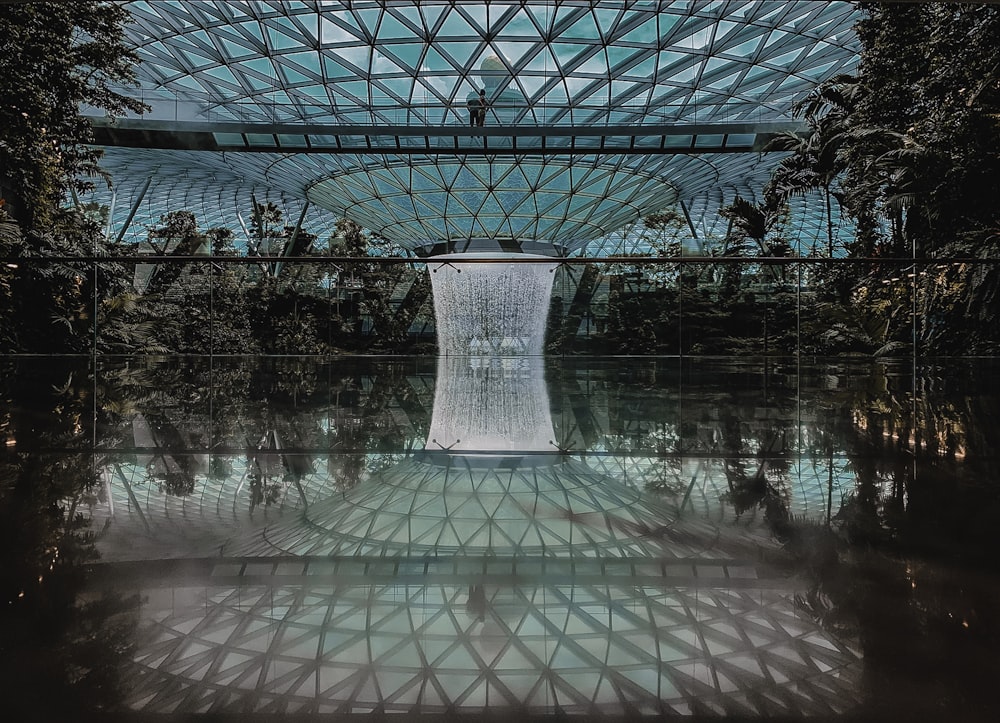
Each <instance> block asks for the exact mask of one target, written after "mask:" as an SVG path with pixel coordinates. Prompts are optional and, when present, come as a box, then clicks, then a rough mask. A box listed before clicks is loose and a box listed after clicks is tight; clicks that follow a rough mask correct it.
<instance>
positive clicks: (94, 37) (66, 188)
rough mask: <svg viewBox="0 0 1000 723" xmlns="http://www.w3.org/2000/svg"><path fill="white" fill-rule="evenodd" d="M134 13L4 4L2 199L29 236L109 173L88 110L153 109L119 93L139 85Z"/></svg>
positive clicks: (98, 1)
mask: <svg viewBox="0 0 1000 723" xmlns="http://www.w3.org/2000/svg"><path fill="white" fill-rule="evenodd" d="M128 18H129V14H128V10H127V9H126V8H125V7H124V5H123V4H122V3H118V2H109V1H107V0H76V1H75V2H71V3H68V2H59V1H57V0H47V1H42V2H22V3H13V4H10V3H5V4H4V8H3V12H2V13H0V38H2V39H3V41H2V43H3V59H4V72H3V73H2V74H0V197H3V198H4V199H5V200H6V201H7V212H8V213H9V214H10V215H11V216H12V217H13V218H14V219H15V220H16V221H17V222H18V223H19V224H20V225H21V227H22V228H23V229H24V230H25V231H26V232H31V231H33V229H35V228H36V227H38V228H41V227H44V226H45V225H46V224H47V223H48V222H49V221H50V220H51V218H52V214H53V213H54V212H55V211H56V209H57V208H58V206H59V204H60V202H61V200H62V199H63V197H64V194H66V193H68V192H79V191H84V190H87V189H89V188H90V187H91V184H90V181H89V180H88V177H92V176H95V175H102V173H101V171H100V169H99V167H98V166H97V161H98V160H99V158H100V156H101V152H100V150H99V149H97V148H95V147H93V146H90V145H87V144H88V142H89V141H91V140H92V130H91V126H90V122H89V121H88V120H87V118H86V117H85V116H84V115H82V113H81V108H83V107H85V106H89V107H91V108H94V109H97V110H103V111H104V112H105V113H107V114H109V115H112V116H115V115H121V114H123V113H126V112H129V111H131V112H141V111H142V110H144V109H145V106H144V105H143V104H142V103H141V102H139V101H137V100H134V99H132V98H129V97H127V96H125V95H123V94H121V93H119V92H117V91H116V90H114V88H115V87H116V86H122V85H125V84H129V83H131V82H133V81H134V67H135V63H136V62H137V56H136V54H135V51H134V50H133V49H132V48H130V47H129V46H128V44H127V43H126V42H125V39H124V35H123V27H124V24H125V22H126V21H127V20H128Z"/></svg>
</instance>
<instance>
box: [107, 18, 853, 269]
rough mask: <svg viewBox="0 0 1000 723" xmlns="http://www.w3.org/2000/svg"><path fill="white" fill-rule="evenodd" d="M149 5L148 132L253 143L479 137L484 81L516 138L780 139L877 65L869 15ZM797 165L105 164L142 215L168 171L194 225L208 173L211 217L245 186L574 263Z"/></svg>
mask: <svg viewBox="0 0 1000 723" xmlns="http://www.w3.org/2000/svg"><path fill="white" fill-rule="evenodd" d="M128 8H129V10H130V12H131V15H132V18H133V20H132V22H131V23H130V24H129V26H128V28H127V34H128V38H129V40H130V41H131V43H132V44H133V45H134V46H135V47H136V49H137V52H138V54H139V57H140V59H141V61H142V62H141V64H140V66H139V76H140V87H139V88H138V89H136V90H134V91H130V92H134V93H135V94H136V95H138V96H140V97H142V98H143V99H144V100H146V101H147V102H148V103H150V105H151V106H152V111H151V113H149V114H147V116H145V119H147V120H149V119H156V120H160V121H169V122H172V123H175V124H176V123H181V124H183V123H184V122H192V121H197V122H200V123H206V122H208V123H229V124H232V123H234V122H236V123H240V124H244V126H245V129H246V132H247V133H252V132H259V131H267V130H269V129H270V130H274V131H275V132H280V131H279V126H280V127H287V126H288V125H289V124H292V125H295V124H310V125H311V126H313V127H315V126H321V127H328V128H329V132H330V133H332V134H337V133H338V132H340V133H346V132H348V130H347V128H346V127H347V126H350V128H351V129H352V130H351V132H360V129H367V132H370V133H377V132H378V130H379V129H380V128H387V127H390V126H395V127H398V126H411V127H416V126H419V127H426V128H429V129H436V130H434V131H429V132H437V133H442V132H447V130H448V129H449V128H454V129H460V130H462V131H463V132H467V130H468V129H467V128H466V126H467V123H468V110H467V108H466V98H467V96H469V95H470V94H472V93H474V92H475V90H477V89H479V88H483V89H485V90H486V93H487V98H488V101H489V103H490V110H489V115H488V119H487V125H488V126H490V128H491V129H495V128H502V129H508V130H509V132H510V133H511V134H516V133H518V132H522V131H524V132H530V131H531V129H538V132H540V133H545V132H551V131H552V130H553V129H563V130H565V129H570V132H571V129H576V128H580V129H583V128H589V129H594V128H615V127H624V128H628V129H631V131H630V132H633V133H634V132H635V129H636V128H639V129H642V128H646V127H648V128H653V127H660V128H662V127H677V126H691V127H698V126H700V127H702V128H704V127H705V124H730V125H732V124H742V125H743V126H747V125H748V124H750V125H753V124H762V123H763V124H766V123H767V122H771V121H779V120H789V119H790V107H791V105H792V103H793V102H794V101H795V100H797V99H799V98H801V97H803V96H804V95H805V94H806V93H807V92H808V91H809V90H810V89H811V88H813V87H814V86H815V84H816V83H818V82H820V81H822V80H823V79H825V78H828V77H831V76H833V75H835V74H838V73H843V72H851V71H852V70H853V68H854V67H855V65H856V62H857V47H856V46H857V44H856V38H855V36H854V33H853V31H852V25H853V23H854V21H855V19H856V10H855V9H854V6H853V4H851V3H847V2H843V3H828V2H813V1H800V2H789V3H775V2H763V1H760V0H753V1H746V0H729V1H725V2H723V1H720V0H713V1H708V0H705V1H699V0H684V1H682V2H654V1H648V2H637V3H620V2H583V1H582V0H581V1H577V0H564V1H558V0H553V1H552V2H539V3H530V4H525V3H504V2H499V3H498V2H493V3H482V2H479V3H473V2H454V1H452V2H445V1H435V0H431V1H429V2H420V3H415V2H410V1H407V2H403V1H401V0H389V1H387V2H336V1H332V0H319V1H315V0H314V1H311V2H304V1H303V2H300V1H295V2H293V1H291V0H284V1H278V0H267V1H266V2H265V1H263V0H255V1H253V2H251V1H236V0H211V1H205V2H198V3H187V2H176V1H170V0H143V1H136V2H129V3H128ZM209 127H210V126H209ZM734 127H735V126H734ZM338 128H339V129H340V130H339V131H338ZM505 132H506V131H505ZM701 132H707V131H701ZM734 132H736V131H734ZM744 132H746V131H744ZM776 160H777V158H776V156H775V154H768V155H767V156H766V157H761V156H760V155H759V154H756V153H751V152H744V153H700V154H696V155H694V154H692V155H684V154H679V155H677V154H674V155H670V154H647V155H629V154H626V153H620V152H613V151H609V152H595V153H593V154H575V155H572V156H571V155H549V156H545V157H529V156H526V155H519V154H508V155H498V156H479V157H473V156H463V155H460V154H451V155H448V154H431V155H427V156H420V155H414V154H397V155H392V154H390V153H385V152H371V153H360V154H353V153H351V154H319V153H317V154H307V153H301V152H295V151H294V150H291V149H289V151H288V152H273V153H271V152H254V153H232V152H216V151H197V152H190V153H189V152H184V151H176V150H172V151H168V150H159V151H156V150H152V149H138V148H137V149H126V148H115V149H112V152H111V153H109V154H108V156H107V161H106V164H105V165H106V167H107V168H108V170H110V171H111V173H112V175H113V177H114V178H115V182H116V193H117V195H118V198H117V204H116V208H117V215H119V216H122V217H124V215H125V213H126V211H127V210H128V208H129V206H130V203H131V201H132V200H134V199H135V198H136V197H137V194H138V193H139V189H140V188H142V187H143V186H144V184H145V181H146V179H147V178H150V177H153V178H154V183H153V184H152V187H151V189H150V199H149V200H148V202H147V204H146V205H147V208H148V210H149V213H150V214H151V219H155V218H156V215H158V214H159V213H163V212H165V211H168V210H176V207H169V206H167V205H165V204H168V203H175V202H176V201H175V200H174V199H178V198H179V196H178V191H177V190H176V189H171V188H169V187H170V186H173V185H175V184H176V183H177V178H178V177H179V176H185V177H188V178H191V176H190V175H189V174H190V173H191V170H192V169H196V170H197V172H196V175H197V180H196V181H195V182H194V183H193V184H192V185H191V186H190V187H188V188H186V189H183V191H182V194H181V195H182V196H183V198H184V200H185V201H186V202H187V204H188V205H189V206H190V205H192V202H195V203H194V204H193V205H198V204H199V203H200V204H201V205H203V206H207V207H208V208H209V209H211V208H212V207H217V205H218V203H219V199H220V197H222V198H226V199H227V201H226V202H227V203H231V202H229V201H228V197H229V195H230V194H231V193H233V194H235V195H236V197H237V198H238V199H245V200H243V201H242V204H243V205H246V206H248V205H249V203H248V201H249V196H250V194H251V193H253V194H255V195H256V197H257V198H258V199H268V200H272V199H274V198H280V200H281V201H282V202H284V203H286V204H291V205H293V206H294V205H295V204H296V203H298V204H301V203H302V202H304V201H305V200H309V201H311V202H312V204H313V207H314V208H315V207H316V206H319V207H321V208H323V209H326V210H328V211H333V212H334V213H336V214H338V215H347V216H348V217H350V218H352V219H353V220H356V221H358V222H359V223H362V224H363V225H365V226H367V227H369V228H372V229H373V230H378V231H381V232H382V233H384V234H385V235H387V236H388V237H390V238H392V239H393V240H394V241H397V242H399V243H401V244H402V245H403V246H405V247H408V248H411V249H416V248H420V247H422V246H424V247H426V246H430V245H433V244H435V243H440V242H442V241H454V240H456V239H469V238H486V239H509V238H515V239H518V240H521V239H530V240H533V241H541V242H543V243H554V244H556V245H558V246H559V247H560V248H561V250H562V251H563V252H567V251H573V250H577V249H580V248H582V247H584V246H585V245H586V244H587V243H588V242H590V241H592V240H595V239H598V238H600V237H602V236H604V235H605V234H607V233H608V232H610V231H612V230H614V229H615V228H618V227H620V226H621V225H622V224H623V223H627V222H629V221H632V220H635V219H636V218H638V217H639V216H641V215H642V214H644V213H649V212H651V211H655V210H659V209H661V208H663V207H665V206H668V205H672V204H674V203H676V202H677V201H678V200H681V201H686V202H688V205H689V206H690V207H694V208H698V209H700V210H701V211H702V215H703V216H704V217H705V218H709V219H710V217H711V216H712V215H713V214H714V212H715V210H717V207H718V203H717V202H712V201H713V200H715V199H719V200H720V201H721V200H726V199H728V200H731V197H732V196H733V195H735V193H737V192H739V193H740V194H741V195H744V196H748V195H749V196H753V195H754V192H755V190H757V189H759V187H760V186H761V185H762V183H763V182H764V181H765V180H766V177H767V173H768V171H769V170H770V168H771V167H772V165H773V163H774V162H775V161H776ZM161 186H166V188H160V187H161ZM220 187H222V188H224V189H225V190H223V191H221V192H220ZM720 189H722V192H721V193H720ZM199 194H201V196H205V198H204V199H203V198H200V197H199ZM706 194H709V195H710V199H711V200H706V199H705V197H706ZM126 198H127V199H129V200H128V202H125V201H126ZM97 200H102V201H103V202H106V203H107V202H108V199H107V198H103V199H102V198H99V199H97ZM154 207H155V208H154ZM143 211H144V209H140V216H139V220H140V222H141V220H142V217H143V215H144V214H143ZM209 213H211V211H209ZM711 223H712V221H711V220H708V221H707V222H703V224H704V225H711Z"/></svg>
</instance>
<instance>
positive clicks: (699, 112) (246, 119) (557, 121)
mask: <svg viewBox="0 0 1000 723" xmlns="http://www.w3.org/2000/svg"><path fill="white" fill-rule="evenodd" d="M118 90H119V92H122V93H123V94H126V95H130V96H132V97H135V98H138V99H139V100H141V101H143V102H144V103H146V104H148V105H149V106H150V110H149V112H147V113H145V114H143V115H142V116H141V117H142V118H144V119H148V120H161V121H188V122H195V121H200V122H213V123H260V124H269V125H282V124H288V125H303V124H307V125H359V126H386V125H393V126H409V125H412V126H463V125H469V124H470V114H469V108H468V106H467V104H466V100H465V98H464V97H462V98H456V99H454V100H453V101H450V102H446V101H442V100H441V99H439V98H434V97H431V96H429V95H428V96H425V97H423V98H418V99H414V100H412V101H411V102H410V103H406V104H401V103H400V102H399V101H398V100H396V99H394V98H391V97H389V96H385V95H381V96H380V95H377V94H372V95H370V96H369V97H368V98H367V99H366V100H365V102H362V103H337V104H333V105H331V104H329V103H328V102H325V101H320V100H310V99H301V100H299V101H297V102H294V103H289V102H280V101H277V100H273V101H272V100H271V99H269V98H268V97H267V95H261V96H259V97H254V98H242V99H241V98H233V99H229V98H227V99H226V100H225V102H224V103H221V102H220V101H219V98H218V97H217V96H215V95H212V94H208V93H200V92H197V91H185V92H184V93H175V92H172V91H169V90H166V89H147V88H141V89H134V88H120V89H118ZM130 117H138V116H130ZM791 120H792V119H791V118H790V117H789V116H788V113H787V109H785V108H777V107H774V106H772V105H771V104H770V103H769V102H768V101H767V100H766V99H765V98H764V97H763V96H762V97H760V98H758V97H754V96H741V97H739V98H732V97H728V96H713V95H709V94H704V96H703V97H698V94H694V95H693V96H691V97H690V98H688V99H685V100H684V101H683V102H677V101H664V102H657V101H655V100H654V101H652V102H642V103H628V102H626V103H621V104H619V103H614V104H612V103H610V102H607V103H605V102H585V103H573V102H566V101H565V100H563V101H549V100H543V101H541V102H532V103H529V102H527V101H525V100H517V99H514V100H510V99H497V100H492V101H490V106H489V110H488V112H487V117H486V124H487V125H490V126H509V125H517V126H532V125H538V126H546V127H548V126H567V127H571V126H597V127H603V126H636V125H641V126H665V125H692V124H710V123H748V124H755V123H767V122H774V121H791Z"/></svg>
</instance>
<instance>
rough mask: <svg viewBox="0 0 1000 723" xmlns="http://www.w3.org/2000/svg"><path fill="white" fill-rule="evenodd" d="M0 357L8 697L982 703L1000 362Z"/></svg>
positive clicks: (54, 707)
mask: <svg viewBox="0 0 1000 723" xmlns="http://www.w3.org/2000/svg"><path fill="white" fill-rule="evenodd" d="M0 366H2V370H3V382H2V389H3V397H2V398H0V425H2V426H0V435H2V436H0V439H2V440H3V442H4V447H3V450H4V451H3V452H2V453H0V454H2V456H0V474H2V477H0V481H2V483H3V487H2V490H3V492H2V494H3V496H2V497H0V528H2V529H3V533H2V534H3V536H4V537H3V545H2V547H3V552H2V555H3V558H2V562H3V566H2V570H3V572H2V583H3V594H4V595H5V596H6V597H5V599H6V601H7V603H6V604H7V606H8V610H7V616H6V618H5V619H4V628H3V636H4V640H5V646H4V647H5V648H6V649H7V650H6V652H5V655H4V656H3V659H4V662H2V663H0V666H2V668H0V679H2V680H4V681H5V683H4V684H5V685H7V686H9V688H10V691H11V692H10V693H9V694H8V695H7V697H6V700H8V701H14V702H13V703H12V705H13V706H14V710H15V711H22V712H33V713H39V712H41V713H51V715H52V716H53V717H54V716H58V715H59V714H60V713H61V712H62V707H61V706H63V707H66V709H67V710H72V709H75V710H97V711H109V712H112V713H114V714H115V715H118V716H121V715H126V716H132V715H135V716H153V717H155V718H157V719H160V717H161V716H162V715H166V717H167V719H174V718H177V719H184V720H187V719H188V716H190V715H194V714H199V713H208V714H221V715H227V714H229V715H232V716H236V717H239V716H242V715H252V716H254V719H257V718H262V719H270V718H274V719H285V718H299V717H312V716H316V715H322V714H329V715H332V716H335V717H336V716H337V715H338V714H351V713H370V712H374V713H399V714H402V715H403V718H407V717H421V716H424V715H430V716H441V715H444V716H450V715H463V714H469V715H472V716H478V715H479V714H482V713H489V714H492V715H495V716H497V717H500V718H505V717H506V716H507V715H508V714H511V713H515V712H516V713H517V714H519V715H527V716H551V715H559V714H566V715H579V716H581V717H588V718H589V717H599V716H612V717H635V716H643V715H648V716H664V715H678V716H694V717H706V718H715V717H731V718H780V719H785V720H787V719H798V718H820V719H827V718H834V719H839V718H845V719H851V718H872V719H878V720H897V719H898V720H904V719H905V720H914V719H922V720H946V719H958V720H978V719H983V720H992V719H993V718H994V715H996V714H997V712H998V711H1000V708H997V707H996V704H995V702H994V694H993V687H994V686H995V680H996V679H997V673H998V672H1000V665H998V663H997V662H996V660H995V657H996V656H995V650H996V645H995V643H996V642H997V634H998V623H1000V575H998V570H997V565H996V560H997V555H996V553H997V552H998V543H997V541H996V540H995V534H994V530H995V529H996V523H997V517H998V515H1000V494H998V492H1000V487H998V480H997V475H996V472H997V469H998V465H997V461H998V459H997V449H998V443H1000V425H998V424H997V422H998V420H1000V383H998V382H997V381H996V380H997V378H998V377H997V371H998V366H1000V364H998V363H997V362H996V361H992V360H978V361H970V362H964V361H954V360H949V361H948V362H947V363H942V364H940V365H936V364H930V363H928V364H921V365H917V366H914V365H913V364H912V362H910V361H906V362H898V363H877V364H876V363H871V362H858V363H848V362H843V361H840V362H837V363H823V362H810V363H806V362H804V361H801V362H797V361H796V360H790V361H776V360H766V361H765V360H754V359H748V360H742V361H734V360H712V359H698V360H692V359H682V360H679V359H676V358H671V359H646V360H642V359H635V358H565V359H543V358H540V357H509V358H502V357H458V358H456V357H450V358H442V359H436V358H426V357H420V358H379V357H370V358H361V357H351V358H334V359H322V360H317V359H311V358H272V359H260V358H254V359H248V358H233V357H226V358H210V357H193V358H170V359H135V358H129V359H124V358H123V359H113V358H112V359H101V360H98V362H97V364H96V368H95V366H94V365H93V363H92V360H90V359H77V360H65V359H64V360H54V359H50V358H44V359H41V358H39V359H31V358H20V359H16V360H6V361H0ZM54 692H55V693H58V695H54ZM74 706H75V707H74ZM400 719H402V718H400Z"/></svg>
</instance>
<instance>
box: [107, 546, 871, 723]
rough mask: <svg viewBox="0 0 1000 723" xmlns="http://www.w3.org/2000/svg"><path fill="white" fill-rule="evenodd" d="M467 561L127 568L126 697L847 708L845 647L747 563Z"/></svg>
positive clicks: (294, 703)
mask: <svg viewBox="0 0 1000 723" xmlns="http://www.w3.org/2000/svg"><path fill="white" fill-rule="evenodd" d="M471 563H472V561H461V562H452V561H439V560H433V559H430V560H424V561H418V562H415V563H414V564H408V565H398V566H397V565H396V564H394V563H393V562H388V563H386V562H384V561H378V560H322V559H319V560H316V559H313V560H308V561H305V560H297V561H291V562H289V561H283V562H267V561H256V562H249V561H248V562H245V563H244V562H242V561H238V560H220V561H218V562H216V563H215V564H209V565H208V566H207V568H206V569H204V570H203V571H202V574H203V576H202V577H198V576H197V572H196V571H194V570H193V568H196V567H197V565H196V564H195V565H190V566H189V567H188V572H187V573H186V574H185V575H184V576H181V577H177V578H175V579H174V580H173V581H171V580H170V578H169V577H166V579H164V577H161V578H160V579H159V580H156V581H153V580H149V578H148V577H146V578H145V579H144V580H143V581H142V582H141V583H140V584H139V588H138V589H139V591H140V592H141V594H142V596H143V600H144V603H143V606H142V617H141V620H140V631H141V634H140V637H139V639H138V641H137V643H138V644H137V648H136V653H135V660H134V664H133V666H132V670H131V671H129V672H130V676H131V677H132V681H131V682H132V683H133V684H134V685H133V688H132V690H133V691H134V692H133V694H132V696H131V698H130V700H128V701H127V705H128V707H129V708H131V709H132V710H138V711H143V712H147V713H154V714H155V713H176V712H181V713H194V712H201V711H210V712H213V713H226V714H228V713H235V712H239V713H242V714H248V713H249V714H265V715H266V714H272V715H274V714H288V713H298V714H315V713H326V714H334V713H337V714H346V713H371V712H375V713H399V714H409V715H420V714H460V713H466V714H476V713H483V712H484V711H486V712H489V713H491V714H492V715H494V716H500V717H504V712H505V711H506V710H511V712H512V713H513V712H515V711H516V712H519V713H522V714H523V713H525V712H527V713H537V714H551V713H553V712H556V713H558V712H563V713H568V714H574V713H576V714H589V715H594V714H612V715H616V716H620V715H623V714H631V715H635V714H644V715H657V714H673V715H678V714H680V715H690V714H692V713H696V714H699V715H706V714H709V713H710V714H712V715H726V714H728V715H735V716H737V717H739V718H740V719H743V718H756V717H760V716H763V717H774V716H779V717H781V718H786V717H796V718H798V717H801V716H811V715H818V716H820V717H821V718H824V719H825V718H828V717H833V716H835V715H837V714H843V713H849V712H850V711H851V709H852V707H853V706H854V705H855V704H856V701H857V699H858V693H859V677H860V672H861V671H860V661H859V657H858V655H857V653H856V652H855V651H853V650H852V649H851V648H850V647H848V646H846V645H844V644H842V643H840V642H838V641H836V640H835V639H833V638H831V637H830V636H829V635H827V634H826V633H825V632H823V631H822V630H821V629H819V628H818V627H817V626H816V625H815V623H813V622H812V621H811V620H808V619H806V618H804V617H803V616H801V615H800V614H799V613H798V612H797V611H796V608H795V602H794V594H793V592H792V590H790V589H789V588H788V581H787V580H782V579H779V578H769V579H768V578H758V577H757V576H756V572H757V570H756V569H755V567H753V566H739V565H722V564H716V563H714V562H712V561H707V562H701V563H699V564H697V565H691V564H688V565H686V566H684V569H683V570H672V569H669V566H667V568H661V569H659V570H656V569H653V567H655V566H648V567H649V569H645V568H642V566H640V565H634V566H633V565H631V564H628V565H624V566H621V567H619V568H616V567H613V566H611V565H602V564H600V563H594V564H591V563H590V562H588V561H576V562H575V563H573V564H566V565H564V566H559V565H554V564H552V563H544V564H542V563H533V562H528V563H524V562H519V561H511V560H509V559H508V560H493V561H492V562H489V563H487V562H485V561H478V564H476V565H473V564H471ZM193 571H194V572H195V574H194V575H192V572H193ZM109 572H110V573H111V574H112V575H114V576H115V578H116V580H117V582H118V584H123V583H125V582H127V580H128V578H127V572H126V573H125V575H124V576H123V575H122V571H121V570H118V569H116V568H111V570H109ZM696 580H697V582H695V581H696Z"/></svg>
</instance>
